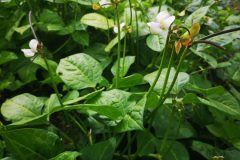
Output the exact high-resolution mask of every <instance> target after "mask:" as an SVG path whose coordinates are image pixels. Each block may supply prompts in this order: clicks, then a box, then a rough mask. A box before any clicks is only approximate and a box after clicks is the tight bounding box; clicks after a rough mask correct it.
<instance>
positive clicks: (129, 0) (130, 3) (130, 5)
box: [128, 0, 132, 25]
mask: <svg viewBox="0 0 240 160" xmlns="http://www.w3.org/2000/svg"><path fill="white" fill-rule="evenodd" d="M128 3H129V7H130V22H129V25H132V2H131V0H128Z"/></svg>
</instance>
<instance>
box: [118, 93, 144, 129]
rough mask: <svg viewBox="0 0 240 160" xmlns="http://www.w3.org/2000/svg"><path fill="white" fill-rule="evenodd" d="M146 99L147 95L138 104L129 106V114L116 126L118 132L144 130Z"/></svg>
mask: <svg viewBox="0 0 240 160" xmlns="http://www.w3.org/2000/svg"><path fill="white" fill-rule="evenodd" d="M146 99H147V98H146V96H144V97H143V98H142V99H141V100H139V101H138V103H137V104H135V105H130V106H128V108H129V110H128V112H127V114H126V115H125V116H124V117H123V119H122V120H121V122H120V123H119V124H118V125H117V126H116V128H115V130H116V131H117V132H126V131H132V130H143V128H144V127H143V111H144V107H145V104H146Z"/></svg>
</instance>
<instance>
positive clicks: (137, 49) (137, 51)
mask: <svg viewBox="0 0 240 160" xmlns="http://www.w3.org/2000/svg"><path fill="white" fill-rule="evenodd" d="M135 19H136V37H135V43H136V63H137V64H139V44H138V37H139V33H138V16H137V9H135Z"/></svg>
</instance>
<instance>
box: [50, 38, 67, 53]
mask: <svg viewBox="0 0 240 160" xmlns="http://www.w3.org/2000/svg"><path fill="white" fill-rule="evenodd" d="M70 40H71V38H68V39H67V40H66V41H65V42H64V43H63V44H62V45H61V46H60V47H58V48H57V49H56V50H55V51H53V52H52V54H56V53H58V52H59V51H60V50H61V49H63V48H64V47H65V46H66V45H67V43H68V42H69V41H70Z"/></svg>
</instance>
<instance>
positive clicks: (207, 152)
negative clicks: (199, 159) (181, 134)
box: [191, 141, 219, 159]
mask: <svg viewBox="0 0 240 160" xmlns="http://www.w3.org/2000/svg"><path fill="white" fill-rule="evenodd" d="M191 148H192V149H193V150H194V151H196V152H198V153H200V154H201V155H202V156H203V157H205V158H206V159H211V158H212V157H213V156H215V155H216V153H219V150H218V149H217V148H216V147H213V146H212V145H210V144H207V143H203V142H200V141H193V142H192V146H191Z"/></svg>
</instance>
